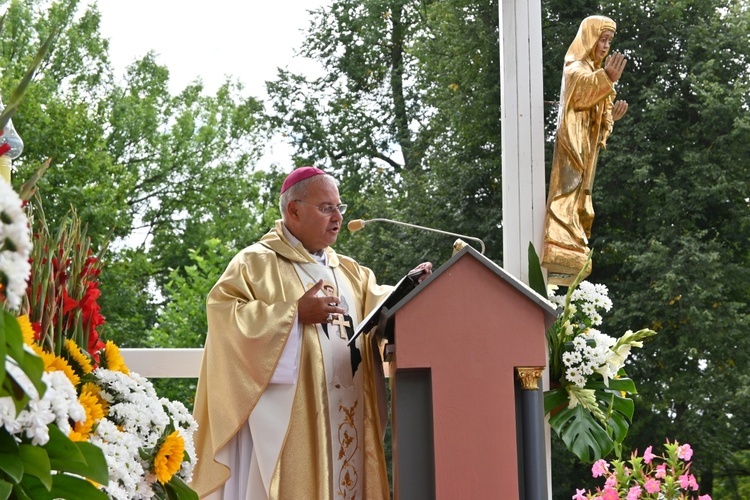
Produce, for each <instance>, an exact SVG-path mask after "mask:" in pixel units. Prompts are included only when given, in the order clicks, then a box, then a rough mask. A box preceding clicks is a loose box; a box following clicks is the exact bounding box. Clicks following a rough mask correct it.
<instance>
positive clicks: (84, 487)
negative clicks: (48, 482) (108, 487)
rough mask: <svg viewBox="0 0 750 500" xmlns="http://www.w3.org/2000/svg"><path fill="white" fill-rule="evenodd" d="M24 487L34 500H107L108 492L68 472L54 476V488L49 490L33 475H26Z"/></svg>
mask: <svg viewBox="0 0 750 500" xmlns="http://www.w3.org/2000/svg"><path fill="white" fill-rule="evenodd" d="M22 486H23V489H24V490H25V492H26V493H27V494H28V497H29V498H32V499H33V500H58V499H61V498H63V499H79V498H85V499H86V500H99V499H101V500H107V498H108V497H107V494H106V493H105V492H103V491H101V490H99V489H98V488H97V487H96V486H94V485H93V484H91V483H90V482H89V481H87V480H85V479H82V478H80V477H75V476H69V475H67V474H55V475H54V476H52V488H51V489H50V490H47V489H46V488H45V487H44V485H43V484H42V483H41V482H40V481H39V479H37V478H36V477H33V476H24V480H23V484H22Z"/></svg>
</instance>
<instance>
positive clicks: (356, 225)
mask: <svg viewBox="0 0 750 500" xmlns="http://www.w3.org/2000/svg"><path fill="white" fill-rule="evenodd" d="M370 222H390V223H391V224H398V225H399V226H406V227H411V228H414V229H423V230H425V231H432V232H434V233H440V234H447V235H448V236H455V237H457V238H465V239H467V240H473V241H476V242H478V243H479V244H480V245H481V247H482V252H481V253H482V255H484V242H483V241H482V240H480V239H479V238H474V237H473V236H466V235H463V234H457V233H450V232H448V231H441V230H440V229H433V228H431V227H425V226H417V225H416V224H409V223H407V222H399V221H397V220H391V219H369V220H362V219H354V220H351V221H349V224H347V225H346V227H347V228H348V229H349V231H351V232H352V233H355V232H357V231H359V230H360V229H364V227H365V226H366V225H367V224H369V223H370Z"/></svg>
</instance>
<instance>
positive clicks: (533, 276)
mask: <svg viewBox="0 0 750 500" xmlns="http://www.w3.org/2000/svg"><path fill="white" fill-rule="evenodd" d="M529 286H530V287H531V289H532V290H534V291H535V292H536V293H538V294H539V295H541V296H542V297H544V298H545V299H546V298H547V284H546V283H545V282H544V274H543V273H542V266H541V264H540V263H539V255H537V253H536V250H535V249H534V244H533V243H531V242H529Z"/></svg>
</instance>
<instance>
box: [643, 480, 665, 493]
mask: <svg viewBox="0 0 750 500" xmlns="http://www.w3.org/2000/svg"><path fill="white" fill-rule="evenodd" d="M643 487H644V488H646V492H647V493H656V492H657V491H659V488H661V483H660V482H659V481H658V480H656V479H654V478H653V477H650V478H649V479H648V481H646V482H645V484H644V485H643Z"/></svg>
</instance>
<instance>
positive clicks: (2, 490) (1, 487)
mask: <svg viewBox="0 0 750 500" xmlns="http://www.w3.org/2000/svg"><path fill="white" fill-rule="evenodd" d="M12 491H13V485H12V484H10V483H9V482H7V481H3V480H2V479H0V500H7V499H8V498H9V497H10V493H11V492H12Z"/></svg>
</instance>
